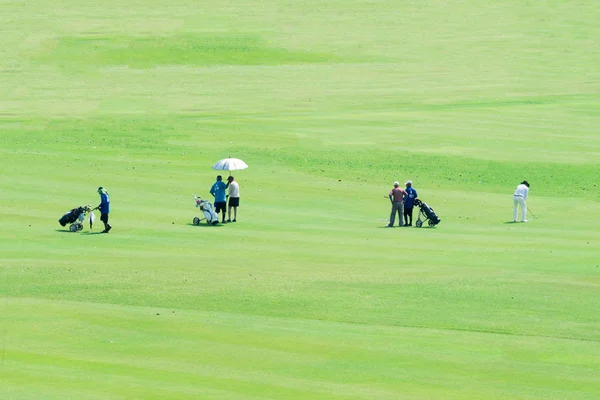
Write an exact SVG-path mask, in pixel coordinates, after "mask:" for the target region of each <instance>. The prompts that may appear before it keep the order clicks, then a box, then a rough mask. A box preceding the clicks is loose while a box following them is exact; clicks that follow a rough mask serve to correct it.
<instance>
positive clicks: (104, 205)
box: [96, 186, 112, 233]
mask: <svg viewBox="0 0 600 400" xmlns="http://www.w3.org/2000/svg"><path fill="white" fill-rule="evenodd" d="M98 194H99V195H100V204H99V205H98V207H96V208H97V209H98V210H100V221H102V222H103V223H104V230H103V231H102V233H108V231H110V230H111V229H112V226H110V224H109V223H108V214H109V213H110V196H109V195H108V191H107V190H106V189H104V188H103V187H102V186H100V187H99V188H98Z"/></svg>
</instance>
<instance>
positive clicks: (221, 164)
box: [213, 158, 248, 171]
mask: <svg viewBox="0 0 600 400" xmlns="http://www.w3.org/2000/svg"><path fill="white" fill-rule="evenodd" d="M246 168H248V164H246V163H245V162H243V161H242V160H240V159H239V158H224V159H222V160H219V161H217V163H216V164H215V165H213V169H216V170H219V171H237V170H238V169H246Z"/></svg>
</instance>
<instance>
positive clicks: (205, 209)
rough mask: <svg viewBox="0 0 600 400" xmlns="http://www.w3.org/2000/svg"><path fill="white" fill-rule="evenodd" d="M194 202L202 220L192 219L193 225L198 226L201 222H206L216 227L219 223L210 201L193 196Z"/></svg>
mask: <svg viewBox="0 0 600 400" xmlns="http://www.w3.org/2000/svg"><path fill="white" fill-rule="evenodd" d="M194 202H195V204H196V207H198V208H199V209H200V210H201V211H202V214H203V215H204V217H203V218H198V217H194V225H200V222H202V221H206V223H207V224H209V225H217V224H218V223H219V216H218V215H217V213H216V212H215V210H214V209H213V205H212V204H211V203H210V201H206V200H202V197H198V196H196V195H194Z"/></svg>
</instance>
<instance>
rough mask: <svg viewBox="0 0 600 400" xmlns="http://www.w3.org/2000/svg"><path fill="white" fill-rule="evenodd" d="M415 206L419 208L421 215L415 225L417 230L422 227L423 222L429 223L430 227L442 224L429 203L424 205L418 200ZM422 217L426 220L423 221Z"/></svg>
mask: <svg viewBox="0 0 600 400" xmlns="http://www.w3.org/2000/svg"><path fill="white" fill-rule="evenodd" d="M415 205H416V206H417V207H419V215H418V217H417V222H416V223H415V225H416V226H417V228H420V227H422V226H423V222H427V224H428V225H429V226H430V227H433V226H436V225H437V224H439V223H440V221H441V220H440V219H439V218H438V216H437V215H436V213H435V212H434V211H433V208H431V207H429V206H428V205H427V203H423V202H422V201H421V200H419V199H417V200H415ZM421 215H423V217H425V218H424V219H421Z"/></svg>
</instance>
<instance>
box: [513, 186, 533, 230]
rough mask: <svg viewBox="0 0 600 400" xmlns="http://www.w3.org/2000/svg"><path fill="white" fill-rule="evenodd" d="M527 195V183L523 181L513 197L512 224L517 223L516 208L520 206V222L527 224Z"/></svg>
mask: <svg viewBox="0 0 600 400" xmlns="http://www.w3.org/2000/svg"><path fill="white" fill-rule="evenodd" d="M528 194H529V182H527V181H523V182H521V184H520V185H519V186H517V190H516V191H515V194H514V195H513V203H514V205H515V208H514V210H513V222H517V211H518V210H517V207H518V206H519V205H520V206H521V222H527V219H526V217H527V195H528Z"/></svg>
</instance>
